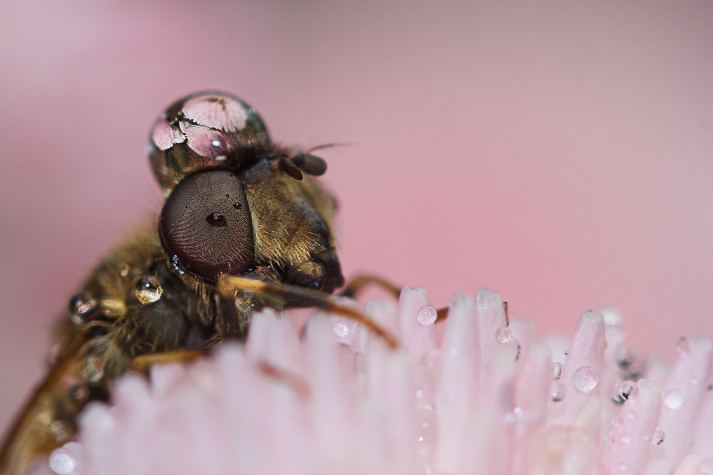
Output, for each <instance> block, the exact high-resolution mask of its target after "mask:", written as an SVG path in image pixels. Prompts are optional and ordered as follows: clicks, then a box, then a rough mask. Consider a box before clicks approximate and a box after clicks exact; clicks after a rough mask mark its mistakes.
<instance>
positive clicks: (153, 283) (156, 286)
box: [136, 275, 163, 305]
mask: <svg viewBox="0 0 713 475" xmlns="http://www.w3.org/2000/svg"><path fill="white" fill-rule="evenodd" d="M161 295H163V287H161V284H160V283H159V281H158V279H157V278H156V277H154V276H152V275H151V276H144V277H141V278H140V279H139V280H138V281H137V282H136V298H137V299H139V302H141V303H142V304H144V305H147V304H150V303H154V302H156V301H157V300H159V299H160V298H161Z"/></svg>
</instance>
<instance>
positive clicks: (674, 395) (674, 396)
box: [663, 388, 683, 409]
mask: <svg viewBox="0 0 713 475" xmlns="http://www.w3.org/2000/svg"><path fill="white" fill-rule="evenodd" d="M663 403H664V406H666V407H667V408H669V409H679V408H680V407H681V406H683V393H682V392H681V391H679V390H678V389H676V388H671V389H669V390H667V391H666V393H665V394H664V395H663Z"/></svg>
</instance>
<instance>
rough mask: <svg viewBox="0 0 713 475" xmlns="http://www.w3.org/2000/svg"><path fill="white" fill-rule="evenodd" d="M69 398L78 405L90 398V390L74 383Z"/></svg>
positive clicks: (70, 387)
mask: <svg viewBox="0 0 713 475" xmlns="http://www.w3.org/2000/svg"><path fill="white" fill-rule="evenodd" d="M68 392H69V397H70V398H71V399H72V400H73V401H75V402H78V403H81V402H83V401H85V400H86V399H87V397H88V396H89V389H87V386H86V385H84V384H82V383H79V382H76V383H73V384H71V385H70V386H69V391H68Z"/></svg>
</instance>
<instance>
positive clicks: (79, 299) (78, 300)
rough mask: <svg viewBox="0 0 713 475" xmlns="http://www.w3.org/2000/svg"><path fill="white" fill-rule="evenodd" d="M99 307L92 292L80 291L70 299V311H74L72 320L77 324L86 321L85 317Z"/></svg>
mask: <svg viewBox="0 0 713 475" xmlns="http://www.w3.org/2000/svg"><path fill="white" fill-rule="evenodd" d="M96 308H97V299H95V298H94V297H93V296H92V295H91V294H88V293H86V292H80V293H78V294H76V295H74V296H73V297H72V298H71V299H70V300H69V311H70V313H72V316H71V317H70V320H71V321H72V323H74V324H75V325H79V324H80V323H82V322H83V321H84V317H85V316H87V315H88V314H90V313H91V312H93V311H94V309H96Z"/></svg>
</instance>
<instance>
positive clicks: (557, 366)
mask: <svg viewBox="0 0 713 475" xmlns="http://www.w3.org/2000/svg"><path fill="white" fill-rule="evenodd" d="M561 377H562V363H557V362H555V363H552V379H555V380H557V379H560V378H561Z"/></svg>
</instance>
